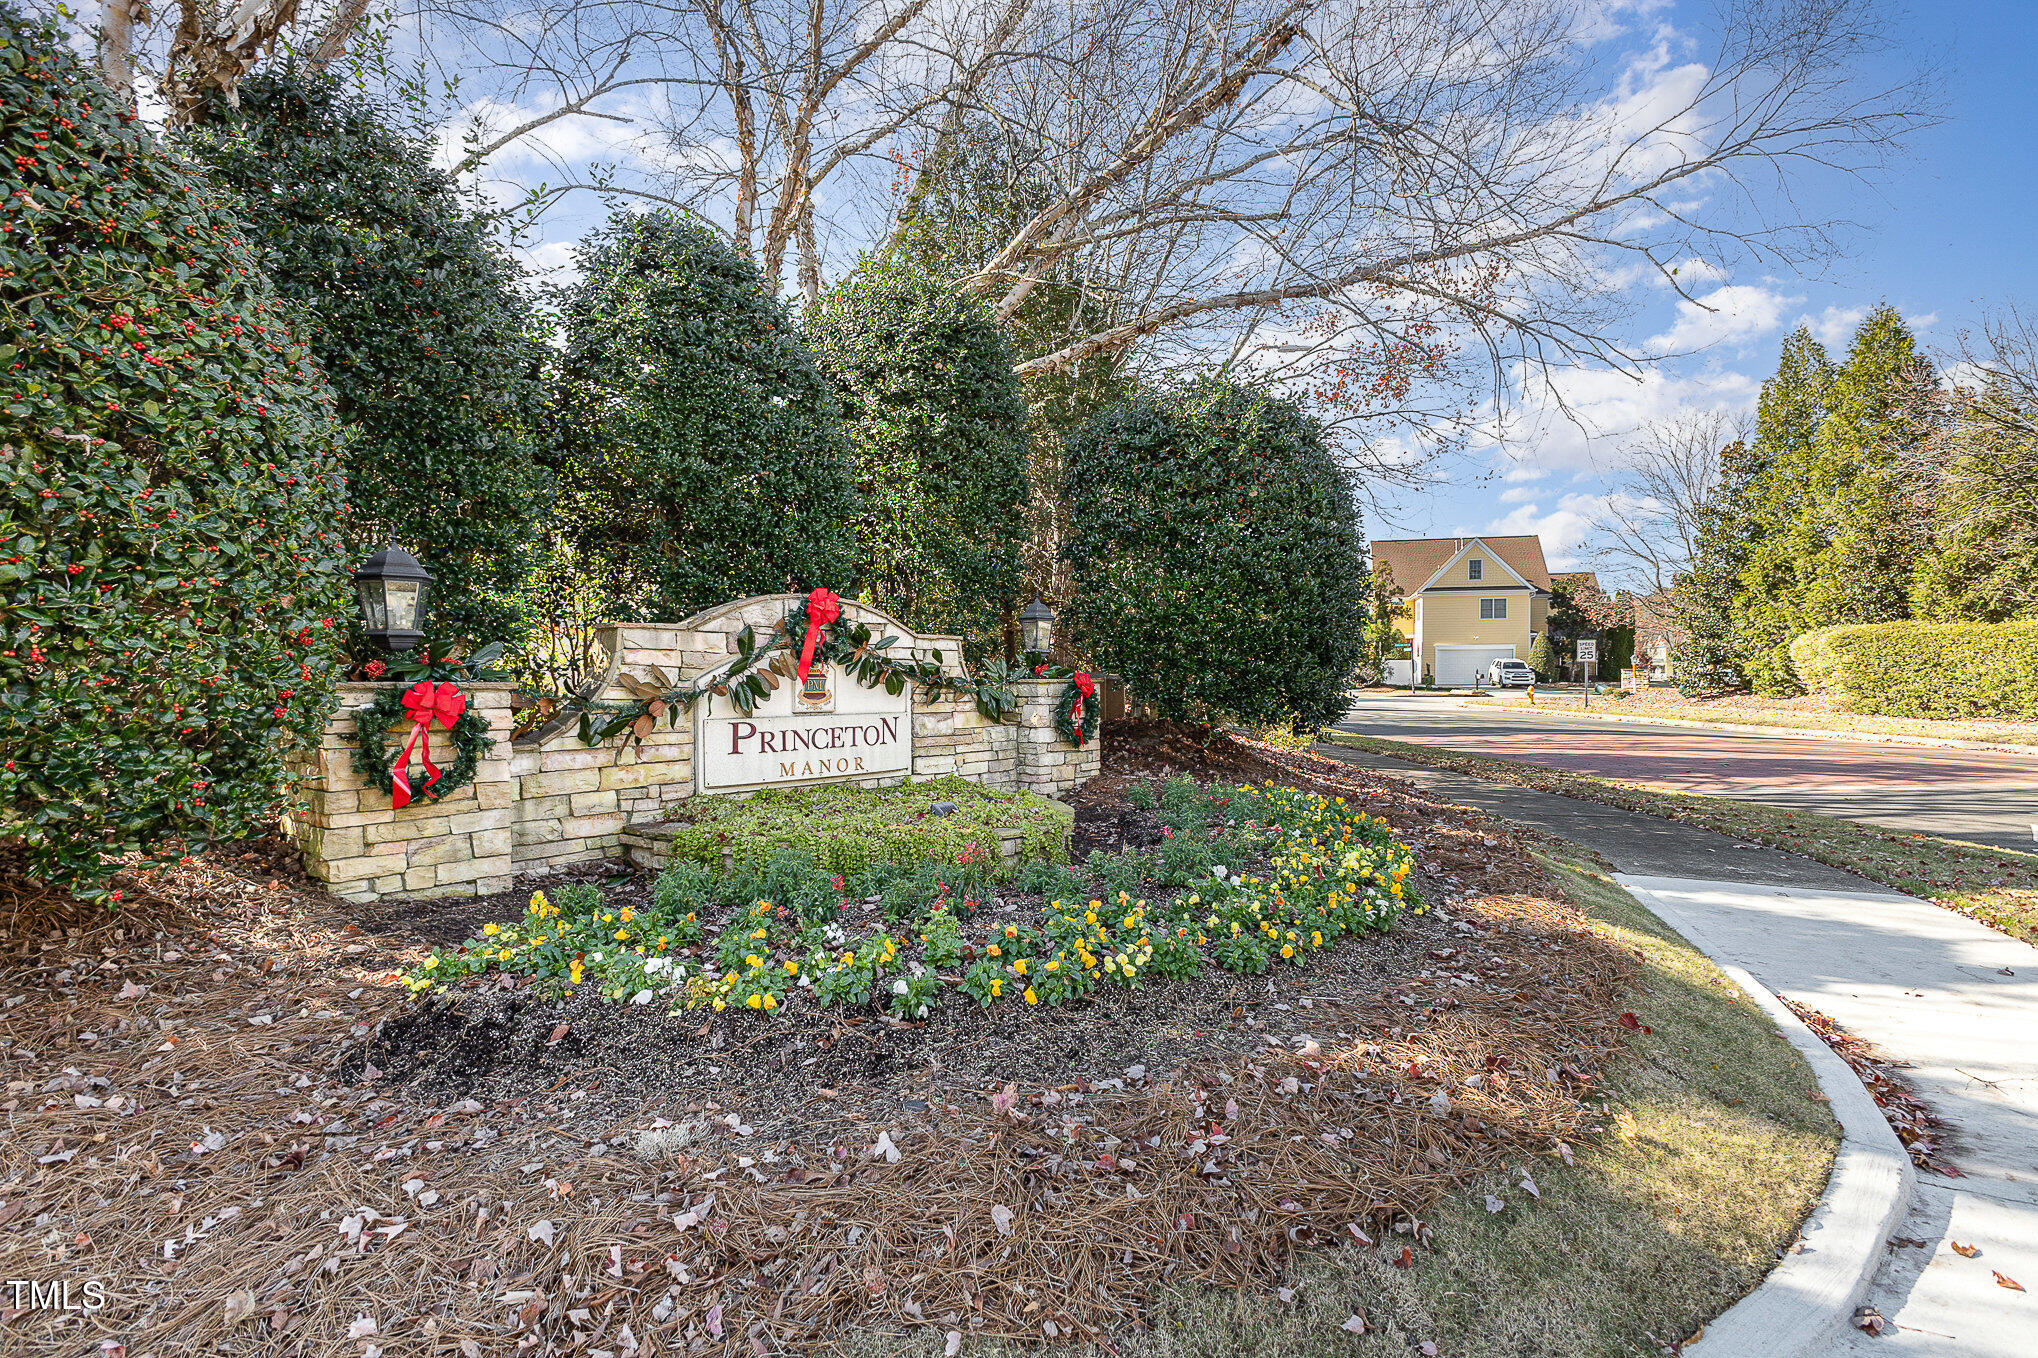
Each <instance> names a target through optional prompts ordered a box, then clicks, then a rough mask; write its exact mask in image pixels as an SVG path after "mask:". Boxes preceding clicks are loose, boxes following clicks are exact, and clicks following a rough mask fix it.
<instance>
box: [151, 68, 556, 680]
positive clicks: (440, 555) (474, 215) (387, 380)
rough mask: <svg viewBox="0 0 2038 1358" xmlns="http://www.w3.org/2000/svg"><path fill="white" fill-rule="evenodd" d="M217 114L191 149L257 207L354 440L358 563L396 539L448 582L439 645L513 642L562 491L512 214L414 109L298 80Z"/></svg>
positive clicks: (351, 465) (351, 491) (351, 495)
mask: <svg viewBox="0 0 2038 1358" xmlns="http://www.w3.org/2000/svg"><path fill="white" fill-rule="evenodd" d="M204 112H205V117H204V118H203V120H201V122H200V123H199V125H198V126H197V127H196V128H194V129H193V131H192V132H191V134H190V136H189V138H188V142H189V145H190V147H191V149H192V150H193V151H194V152H195V153H196V154H197V155H198V157H199V158H200V159H201V160H202V161H203V162H204V163H205V164H206V166H207V167H208V169H209V171H210V173H211V175H212V177H213V178H214V179H215V180H216V181H219V182H221V183H224V184H227V185H229V186H230V187H232V188H233V189H235V190H236V191H237V192H239V193H240V194H241V195H242V196H243V202H244V213H245V215H246V217H247V221H248V232H247V237H248V240H249V243H250V244H252V245H253V246H254V247H255V248H256V249H257V250H258V251H259V252H260V254H261V257H262V262H263V267H264V268H265V270H266V271H267V272H268V274H269V277H270V280H271V281H272V282H273V283H274V284H275V286H276V289H277V292H278V293H279V294H280V295H281V296H283V297H284V298H286V299H288V300H290V301H292V302H295V303H297V304H299V305H301V306H302V307H303V308H304V313H305V316H306V321H307V324H306V330H305V339H306V341H307V342H308V343H309V344H310V346H311V349H312V353H313V355H314V356H315V357H316V358H317V359H318V361H319V363H320V365H321V366H322V367H324V369H325V370H326V372H327V374H328V375H329V377H330V378H331V381H332V385H333V391H334V394H335V396H336V398H337V400H338V406H337V410H338V413H339V417H340V419H341V420H342V421H344V422H345V423H346V424H347V426H348V427H349V429H350V431H351V433H352V439H351V442H350V444H349V446H348V450H347V499H348V522H347V528H348V539H347V540H348V544H349V551H350V553H351V554H352V558H353V559H354V560H359V559H360V558H361V557H362V556H365V555H366V554H367V553H368V552H370V551H372V550H374V549H375V548H376V547H379V546H381V545H382V543H384V542H386V541H388V540H390V539H391V538H394V539H395V540H397V541H399V542H401V543H403V544H404V545H405V546H406V547H409V548H410V549H412V550H413V551H415V552H416V553H417V554H418V556H419V557H420V558H421V559H422V560H423V561H424V563H425V566H426V568H427V569H429V570H430V571H431V572H432V574H433V575H434V576H435V577H436V578H437V581H438V583H437V584H436V585H435V586H434V588H433V592H432V598H433V605H432V617H431V619H430V620H429V621H430V626H431V631H432V634H433V635H434V636H435V637H451V636H466V637H469V638H472V639H474V640H477V641H491V640H497V639H501V638H503V637H505V636H506V635H508V634H510V633H511V631H512V630H513V629H516V628H517V616H516V615H517V610H516V608H515V607H513V606H512V605H511V604H510V603H508V602H506V598H507V596H508V595H509V594H510V593H511V592H512V591H514V590H515V589H516V587H517V586H518V585H519V584H520V583H521V582H522V580H523V578H524V576H525V574H526V573H527V572H528V571H529V570H530V569H531V567H532V566H533V565H534V564H535V562H536V556H537V549H538V546H539V544H540V540H541V532H542V530H541V523H542V520H543V517H544V513H545V509H546V502H547V500H548V498H549V495H550V491H549V477H548V476H547V475H546V474H545V472H544V471H543V470H542V469H540V468H539V467H538V465H537V463H536V462H535V460H534V457H533V452H534V444H535V441H536V438H537V434H538V432H539V430H540V428H541V422H542V420H543V418H544V412H545V382H544V359H545V356H546V353H545V348H544V345H543V344H542V343H541V342H540V341H539V339H538V338H537V337H536V335H535V334H534V332H533V329H532V322H533V309H532V308H531V306H530V305H529V303H528V302H527V301H526V300H525V298H524V297H523V296H522V295H521V293H520V292H519V286H518V285H519V281H520V270H519V269H518V267H517V264H516V262H515V261H514V260H513V259H512V258H511V257H510V254H509V251H508V250H507V249H506V248H505V246H504V244H503V241H502V238H501V236H500V234H499V233H498V231H497V222H496V218H495V215H494V214H492V213H490V212H488V211H486V210H484V209H483V208H482V207H481V206H480V205H479V204H477V203H476V202H474V201H472V199H471V198H470V196H469V195H468V194H466V193H465V192H463V191H462V190H461V188H460V187H459V185H458V183H457V182H456V181H455V180H454V179H453V177H452V176H451V175H449V174H447V173H446V172H445V171H444V170H441V169H439V168H437V167H435V166H434V165H433V164H432V147H431V144H430V143H429V142H428V141H426V140H424V139H423V138H422V137H420V136H416V135H412V134H410V133H409V132H406V131H405V130H404V127H403V125H402V122H401V113H400V111H399V110H394V109H385V108H381V107H378V106H376V105H375V104H372V103H370V102H368V101H367V100H366V99H364V98H363V97H361V96H360V95H358V94H350V93H349V92H348V91H347V90H346V88H345V87H344V86H343V85H342V83H341V82H340V81H339V80H338V79H337V78H335V77H332V76H321V75H315V74H312V73H310V72H306V71H301V70H298V69H296V68H294V67H285V68H282V69H280V70H277V71H273V72H268V73H265V74H261V75H257V76H253V77H251V78H249V79H248V80H246V81H243V82H242V84H241V86H240V103H239V107H238V108H229V107H228V106H227V105H226V103H225V101H224V100H215V101H214V102H212V103H211V104H209V105H208V106H207V107H206V109H205V111H204Z"/></svg>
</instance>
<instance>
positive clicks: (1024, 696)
mask: <svg viewBox="0 0 2038 1358" xmlns="http://www.w3.org/2000/svg"><path fill="white" fill-rule="evenodd" d="M1067 687H1068V680H1066V679H1022V680H1020V681H1019V682H1018V683H1016V684H1014V685H1012V691H1013V693H1015V694H1016V695H1018V698H1019V725H1018V729H1017V732H1016V735H1017V737H1018V742H1017V743H1018V750H1017V755H1018V760H1017V763H1018V768H1017V775H1018V785H1019V786H1020V787H1022V788H1024V789H1025V790H1026V791H1028V792H1041V793H1045V794H1047V795H1048V796H1050V797H1061V796H1066V795H1067V794H1068V793H1071V792H1073V791H1075V790H1076V789H1077V788H1079V787H1081V786H1082V785H1083V784H1084V783H1086V782H1088V781H1089V780H1090V779H1092V778H1094V777H1095V776H1096V775H1097V771H1098V769H1100V768H1101V767H1102V766H1103V753H1102V749H1101V746H1102V744H1103V730H1104V728H1103V725H1102V723H1101V722H1100V723H1099V724H1098V727H1097V738H1096V739H1093V740H1091V741H1090V742H1089V744H1087V745H1085V746H1083V747H1082V748H1081V749H1077V748H1076V747H1075V746H1073V745H1070V744H1069V743H1068V742H1067V741H1065V740H1063V739H1062V738H1061V736H1060V734H1059V733H1057V732H1056V731H1055V729H1054V710H1055V708H1056V707H1058V706H1059V705H1060V704H1061V695H1062V691H1063V690H1064V689H1066V688H1067ZM1089 701H1091V702H1097V701H1099V699H1098V698H1096V697H1092V698H1091V699H1089Z"/></svg>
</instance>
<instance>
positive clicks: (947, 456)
mask: <svg viewBox="0 0 2038 1358" xmlns="http://www.w3.org/2000/svg"><path fill="white" fill-rule="evenodd" d="M807 327H808V334H809V336H810V337H811V338H812V341H813V345H814V351H815V354H816V355H817V356H818V357H819V358H820V360H821V363H822V366H823V367H824V368H826V369H827V371H828V374H829V376H830V377H831V378H832V379H833V380H834V384H835V394H836V397H837V398H838V399H839V400H840V401H841V403H842V410H843V416H844V419H845V421H846V423H847V426H848V432H849V439H850V443H851V445H852V446H853V447H854V449H855V456H856V489H857V494H858V496H859V497H860V499H861V501H862V511H861V513H860V514H859V515H858V518H857V532H856V536H857V542H858V545H859V548H860V551H861V558H862V559H861V561H860V563H859V565H858V567H857V580H858V582H859V583H860V584H862V585H865V586H867V587H868V588H869V589H870V591H871V593H872V596H873V598H874V601H875V602H876V603H877V605H878V606H879V607H880V608H883V609H885V610H887V611H888V612H890V613H891V614H892V615H893V616H895V617H897V618H899V619H900V620H901V621H903V622H905V623H906V624H907V625H908V626H910V627H913V628H915V629H917V630H920V631H932V632H948V633H956V634H960V635H961V636H964V637H967V638H970V639H972V640H974V641H978V642H982V641H983V640H984V639H986V638H989V637H991V636H992V635H993V634H994V633H996V632H997V631H998V629H999V625H1000V620H1001V616H1002V614H1003V611H1004V609H1005V608H1006V606H1007V605H1009V604H1011V603H1013V602H1014V600H1015V599H1016V596H1017V595H1018V593H1019V589H1020V583H1021V567H1020V557H1019V549H1020V544H1021V543H1023V542H1024V541H1025V540H1026V502H1027V492H1028V486H1027V479H1026V455H1027V440H1026V400H1025V396H1024V394H1023V392H1022V391H1021V389H1020V385H1019V379H1018V378H1017V377H1016V376H1015V375H1014V374H1013V372H1012V364H1013V358H1012V349H1011V346H1010V344H1008V343H1007V342H1006V339H1005V336H1004V334H1003V332H1002V331H1001V330H1000V329H999V328H998V324H997V322H996V321H995V320H993V319H992V318H991V314H990V311H989V309H988V308H986V307H985V306H984V304H983V303H982V302H979V301H977V300H976V299H974V298H969V297H963V296H960V295H958V294H956V293H954V292H951V291H949V290H947V289H945V288H943V287H941V286H940V285H939V284H937V283H935V282H933V281H932V280H930V279H927V278H925V277H922V276H918V275H915V274H913V273H911V272H909V271H907V270H905V269H904V268H901V267H898V266H885V265H866V266H865V267H864V268H863V269H861V270H859V271H858V272H857V273H855V274H853V275H851V276H850V277H849V278H848V279H847V280H845V281H844V282H843V283H842V284H841V285H840V286H839V287H837V288H836V289H835V290H834V291H833V292H832V293H830V294H829V295H828V296H827V297H825V298H823V299H822V301H821V304H820V306H818V307H817V308H815V310H814V312H813V314H812V315H811V316H810V317H809V318H808V321H807Z"/></svg>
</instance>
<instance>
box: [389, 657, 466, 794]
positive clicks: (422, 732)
mask: <svg viewBox="0 0 2038 1358" xmlns="http://www.w3.org/2000/svg"><path fill="white" fill-rule="evenodd" d="M403 710H404V712H405V714H407V715H408V716H409V717H410V719H411V720H412V721H413V722H415V723H416V725H414V726H413V727H411V731H410V740H409V741H407V742H406V743H405V744H404V747H403V758H401V759H399V760H397V761H396V763H395V764H394V765H392V766H391V768H390V770H389V804H390V805H391V806H392V807H395V808H399V809H400V808H402V807H406V806H409V805H410V801H411V796H412V793H411V786H410V752H411V751H412V750H414V749H416V748H417V747H418V744H419V742H420V741H422V742H423V744H424V760H425V772H426V774H428V775H429V776H428V777H427V778H426V779H425V783H424V786H423V787H421V788H419V789H418V791H419V792H421V793H423V794H425V795H426V796H428V797H429V796H430V795H431V791H432V784H433V783H436V782H438V781H439V779H440V778H441V777H442V776H443V775H442V774H441V773H440V772H439V767H438V765H436V764H434V763H432V723H433V722H435V721H436V722H437V723H439V725H441V726H443V727H445V728H446V729H447V730H448V731H450V730H452V729H453V723H454V722H456V721H458V720H460V718H461V717H462V716H463V715H464V714H465V713H466V711H467V695H466V694H464V693H462V692H461V691H460V687H459V685H457V684H435V683H433V682H432V681H431V680H429V679H420V680H418V681H417V682H416V683H415V684H412V685H411V686H410V689H409V690H408V691H407V692H406V693H405V694H404V695H403Z"/></svg>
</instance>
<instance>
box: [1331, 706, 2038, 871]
mask: <svg viewBox="0 0 2038 1358" xmlns="http://www.w3.org/2000/svg"><path fill="white" fill-rule="evenodd" d="M1337 725H1338V727H1339V729H1341V730H1346V731H1353V732H1356V733H1358V734H1360V735H1368V736H1377V737H1379V738H1381V739H1383V740H1399V741H1405V742H1407V743H1409V744H1415V745H1433V746H1437V747H1440V748H1442V749H1448V750H1457V751H1460V752H1463V753H1467V754H1481V755H1488V756H1490V757H1492V758H1495V759H1511V760H1516V761H1518V762H1521V763H1529V764H1542V765H1546V766H1548V767H1551V768H1560V769H1572V770H1575V771H1577V772H1580V773H1590V774H1597V775H1599V776H1601V777H1605V778H1619V779H1622V780H1625V781H1628V782H1637V783H1650V784H1655V785H1658V786H1662V787H1668V788H1672V789H1675V790H1677V791H1680V792H1697V793H1704V794H1706V795H1708V796H1714V797H1737V798H1741V799H1743V800H1746V801H1754V802H1766V803H1768V804H1769V805H1771V806H1786V807H1790V808H1793V809H1795V810H1800V811H1812V812H1817V813H1818V814H1820V815H1826V816H1835V817H1838V818H1840V819H1842V820H1853V821H1861V822H1864V823H1866V824H1872V825H1881V826H1887V827H1889V828H1892V829H1899V830H1913V831H1918V832H1920V833H1924V834H1933V835H1943V836H1946V837H1948V838H1952V839H1965V840H1971V841H1973V842H1975V843H1980V844H1994V845H1998V846H2000V847H2003V848H2010V849H2022V850H2025V851H2027V852H2030V851H2034V850H2038V840H2034V837H2033V835H2034V830H2033V827H2034V826H2038V752H2034V753H2033V754H2030V755H2023V754H2012V753H2007V752H1998V751H1994V750H1963V749H1944V748H1940V747H1936V746H1926V745H1901V744H1887V743H1878V742H1874V741H1847V740H1826V739H1818V738H1813V737H1807V736H1794V735H1789V734H1784V733H1776V734H1761V735H1756V734H1751V733H1743V732H1737V731H1708V730H1703V729H1699V728H1694V727H1688V726H1666V725H1657V724H1646V725H1645V724H1642V723H1638V722H1606V721H1595V720H1593V719H1592V718H1589V717H1575V716H1558V715H1546V714H1534V715H1532V714H1529V713H1527V712H1519V713H1517V712H1511V711H1508V710H1507V709H1505V708H1493V707H1466V706H1464V705H1463V704H1462V701H1461V700H1460V699H1457V698H1450V697H1429V696H1421V697H1409V696H1407V695H1405V694H1389V693H1374V694H1367V695H1364V696H1362V697H1360V698H1359V699H1358V701H1357V702H1356V704H1355V705H1354V706H1353V708H1352V711H1351V712H1350V713H1349V714H1348V715H1347V716H1346V718H1345V720H1343V721H1341V722H1339V723H1338V724H1337Z"/></svg>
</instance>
